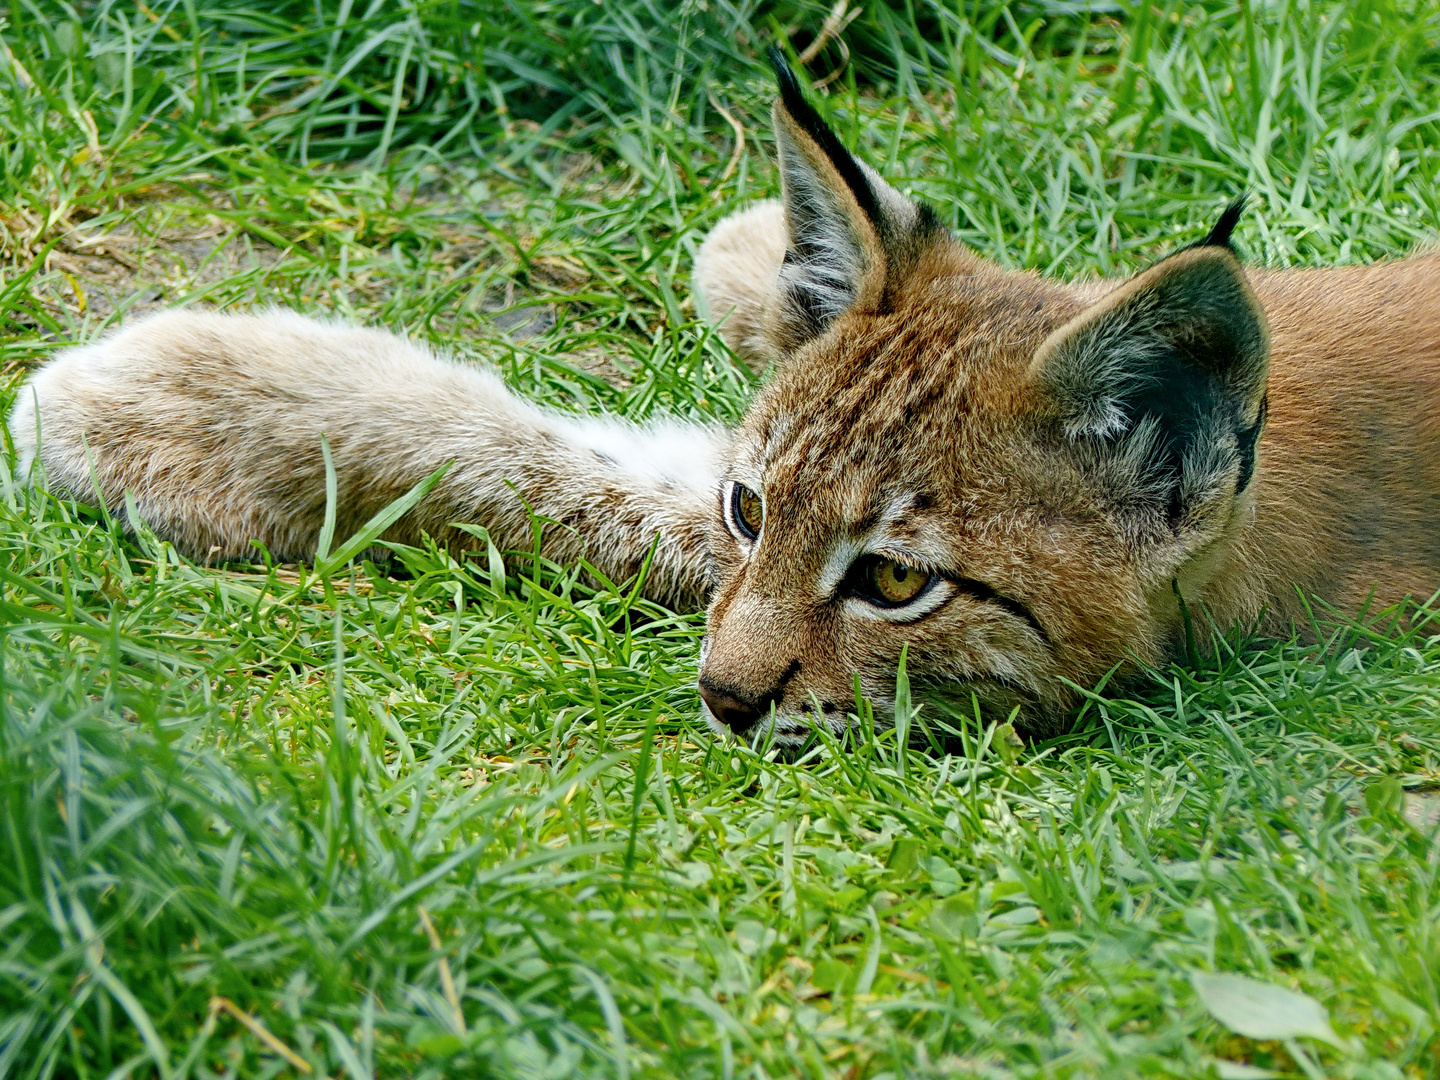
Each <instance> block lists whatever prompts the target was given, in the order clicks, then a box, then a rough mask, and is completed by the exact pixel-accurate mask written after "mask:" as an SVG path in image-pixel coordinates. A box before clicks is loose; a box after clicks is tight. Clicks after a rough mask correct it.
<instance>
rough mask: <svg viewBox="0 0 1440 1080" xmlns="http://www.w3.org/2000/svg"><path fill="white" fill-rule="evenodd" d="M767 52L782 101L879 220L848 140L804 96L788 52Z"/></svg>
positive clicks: (773, 49)
mask: <svg viewBox="0 0 1440 1080" xmlns="http://www.w3.org/2000/svg"><path fill="white" fill-rule="evenodd" d="M765 55H766V57H767V58H768V59H769V60H770V66H771V67H772V68H774V69H775V81H776V82H777V83H778V84H779V86H780V103H781V104H782V105H784V106H785V111H786V112H788V113H789V114H790V117H791V119H793V120H794V121H795V123H796V124H798V125H799V126H800V129H801V130H802V131H804V132H805V134H806V135H809V136H810V138H812V139H814V140H815V145H817V146H818V147H820V151H821V152H822V153H823V154H824V155H825V156H826V157H827V158H829V159H830V163H831V164H832V165H834V166H835V170H836V171H837V172H838V173H839V174H840V177H841V179H842V180H844V181H845V185H846V186H847V187H848V188H849V189H850V191H851V192H852V193H853V194H854V196H855V201H856V202H858V203H859V204H860V209H861V210H863V211H864V212H865V215H866V216H867V217H868V218H870V219H871V220H872V221H878V220H879V219H880V211H879V206H878V204H877V202H876V199H875V193H874V191H873V190H871V187H870V184H869V182H868V181H867V180H866V178H865V174H864V173H863V172H861V171H860V166H859V164H858V163H857V162H856V161H855V158H854V156H853V155H851V153H850V151H849V150H847V149H845V144H844V143H842V142H841V141H840V140H839V139H838V138H837V137H836V135H835V132H833V131H831V130H830V125H829V124H827V123H825V121H824V120H822V119H821V118H820V114H819V113H818V112H816V111H815V106H814V105H811V104H810V101H809V99H808V98H806V97H805V91H803V90H801V89H800V80H799V79H797V78H795V72H794V71H793V70H792V69H791V67H790V64H789V62H788V61H787V60H786V59H785V54H784V53H782V52H781V51H780V49H779V47H778V46H776V45H771V46H770V48H769V49H768V50H767V51H766V53H765Z"/></svg>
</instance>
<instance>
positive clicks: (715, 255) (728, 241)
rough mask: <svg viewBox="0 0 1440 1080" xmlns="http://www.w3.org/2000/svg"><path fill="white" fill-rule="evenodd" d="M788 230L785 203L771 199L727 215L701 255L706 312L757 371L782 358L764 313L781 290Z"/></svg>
mask: <svg viewBox="0 0 1440 1080" xmlns="http://www.w3.org/2000/svg"><path fill="white" fill-rule="evenodd" d="M786 235H787V233H786V227H785V207H784V205H783V204H782V203H781V202H779V200H776V199H767V200H766V201H764V202H760V203H756V204H755V205H753V206H748V207H746V208H745V209H744V210H739V211H737V212H735V213H733V214H731V215H730V216H729V217H726V218H724V219H722V220H721V222H720V223H719V224H718V225H716V226H715V228H714V229H712V230H711V232H710V235H709V236H707V237H706V238H705V242H704V243H703V244H701V245H700V251H699V254H697V255H696V256H695V295H696V297H697V300H698V303H699V306H700V307H701V311H700V314H701V315H703V316H704V317H705V318H706V319H707V320H709V322H710V323H712V324H713V325H714V326H715V327H716V328H717V329H718V330H719V332H720V337H721V338H722V339H723V340H724V342H725V344H727V345H729V346H730V348H731V349H733V350H734V352H735V355H736V356H738V357H740V359H742V360H744V361H745V363H747V364H749V365H750V366H751V367H752V368H755V369H757V370H758V369H760V368H762V367H764V366H765V365H766V364H767V363H769V362H770V361H772V360H774V359H775V358H776V350H775V347H774V346H773V345H771V344H770V341H769V339H768V338H766V336H765V333H764V325H763V318H762V316H763V314H764V310H765V304H766V302H767V301H768V300H769V299H770V297H771V296H772V295H774V293H775V290H776V285H777V281H778V279H779V276H780V264H781V263H782V262H783V261H784V259H785V245H786Z"/></svg>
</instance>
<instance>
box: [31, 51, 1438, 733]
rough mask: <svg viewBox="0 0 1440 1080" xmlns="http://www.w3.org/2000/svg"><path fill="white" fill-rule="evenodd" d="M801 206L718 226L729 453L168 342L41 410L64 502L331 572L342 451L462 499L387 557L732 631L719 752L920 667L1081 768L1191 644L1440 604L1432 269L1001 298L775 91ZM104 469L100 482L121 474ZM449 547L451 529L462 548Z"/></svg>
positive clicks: (713, 276) (713, 665) (784, 74)
mask: <svg viewBox="0 0 1440 1080" xmlns="http://www.w3.org/2000/svg"><path fill="white" fill-rule="evenodd" d="M777 73H778V75H779V78H780V85H781V94H780V98H779V100H778V101H777V102H776V105H775V109H774V123H775V131H776V143H777V146H778V149H779V157H780V174H781V180H782V187H783V196H784V197H783V200H782V201H780V202H771V203H762V204H759V205H757V206H754V207H752V208H750V209H748V210H745V211H742V212H741V213H740V214H737V215H736V216H734V217H732V218H730V219H727V220H726V221H723V222H722V223H721V224H720V225H718V226H717V227H716V228H715V230H714V232H713V233H712V234H711V236H710V237H709V239H708V240H707V241H706V242H705V244H704V245H703V246H702V248H701V251H700V254H699V258H698V261H697V266H696V274H695V277H696V285H697V291H698V293H699V294H700V299H701V300H702V302H703V306H704V308H705V309H706V310H707V311H708V312H709V314H710V317H711V318H712V319H713V320H714V321H715V322H716V324H717V326H718V327H719V332H720V334H721V335H722V336H723V337H724V338H725V340H726V341H727V342H728V343H729V344H730V345H731V347H732V348H733V349H734V350H735V352H736V353H737V354H739V355H740V356H741V357H742V358H744V359H745V360H746V361H747V362H750V363H751V364H753V365H755V366H757V367H771V368H773V374H772V376H771V377H770V379H769V381H768V382H767V384H766V385H765V386H764V388H763V389H762V390H761V391H760V392H759V393H758V394H757V395H756V397H755V399H754V401H753V402H752V404H751V406H750V408H749V411H748V412H747V414H746V416H745V418H744V421H743V422H742V423H741V424H740V425H739V427H738V428H737V429H736V430H734V431H731V432H722V431H719V430H715V429H710V428H705V427H697V426H692V425H684V424H671V425H659V426H653V427H648V428H641V427H635V426H631V425H625V424H621V423H618V422H610V421H599V420H589V419H585V418H578V417H567V416H562V415H559V414H556V413H551V412H545V411H542V410H539V409H536V408H534V407H533V406H531V405H529V404H527V403H525V402H523V401H521V400H519V399H518V398H516V397H514V396H513V395H511V394H510V393H509V392H508V391H506V390H505V389H504V388H503V387H502V386H501V385H500V383H499V382H498V381H497V380H496V379H494V378H493V377H492V376H488V375H485V374H483V373H481V372H478V371H476V370H473V369H471V368H467V367H464V366H461V365H456V364H451V363H448V362H446V361H443V360H440V359H437V358H436V357H434V356H432V355H430V354H429V353H427V352H426V351H425V350H423V349H420V348H419V347H417V346H415V345H412V344H410V343H408V342H405V341H403V340H401V339H398V338H395V337H393V336H390V335H386V334H381V333H378V332H375V331H367V330H357V329H353V328H347V327H342V326H338V325H334V324H323V323H316V322H313V321H310V320H305V319H302V318H300V317H298V316H294V315H288V314H282V313H269V314H263V315H259V316H252V317H248V318H236V317H224V316H218V315H207V314H196V313H172V314H169V315H165V316H162V317H160V318H157V319H155V320H152V321H150V322H146V323H142V324H140V325H137V326H136V327H133V328H131V329H127V330H125V331H123V332H122V333H120V334H118V335H116V336H114V337H112V338H108V339H106V340H104V341H102V342H100V343H98V344H95V345H91V346H87V347H84V348H80V349H75V350H72V351H70V352H67V353H65V354H62V355H61V356H60V357H58V358H57V359H56V360H55V361H53V362H52V363H51V364H50V365H48V366H47V367H46V368H44V369H42V370H41V371H40V372H39V373H37V375H36V376H35V377H34V378H33V379H32V381H31V383H30V384H29V385H28V386H27V387H25V388H22V391H21V395H20V398H19V403H18V405H17V408H16V411H15V413H14V414H13V415H12V417H11V431H12V434H13V436H14V438H15V439H16V442H17V446H19V447H20V449H21V450H22V458H23V457H25V456H26V455H29V456H32V457H34V458H35V459H36V460H37V461H38V462H39V464H40V466H41V467H42V468H41V471H43V473H44V474H45V475H46V476H47V477H48V479H49V482H50V483H51V484H52V486H55V487H57V488H58V489H60V490H62V491H64V492H67V493H70V494H73V495H75V496H76V497H79V498H88V497H92V496H91V492H92V491H93V490H95V487H96V485H98V489H99V495H100V497H101V498H103V499H104V500H105V501H106V502H107V504H109V505H111V506H112V507H113V508H119V507H122V506H123V505H124V498H123V496H124V493H125V492H126V491H127V490H128V491H130V492H131V493H132V494H133V496H134V501H135V504H136V506H137V507H138V508H139V512H140V514H141V516H142V517H144V518H145V520H146V521H147V522H148V523H149V524H150V526H151V527H152V528H154V529H155V530H156V531H157V532H158V533H160V534H161V535H162V536H164V537H166V538H168V539H170V540H172V541H173V542H175V543H176V544H177V545H178V546H180V547H182V548H183V549H184V550H186V551H187V552H188V553H190V554H192V555H195V556H197V557H202V558H203V557H206V556H207V555H209V554H212V553H214V554H218V555H220V556H222V557H231V556H236V555H243V554H245V553H246V552H247V550H248V549H249V545H250V543H251V541H254V540H259V541H260V542H262V543H264V544H265V545H266V546H267V547H268V548H269V549H270V550H271V551H272V552H273V553H277V554H282V555H283V556H284V557H287V558H296V557H304V556H306V555H307V554H309V553H310V552H312V551H313V549H314V538H315V536H316V535H317V533H318V530H319V523H320V520H321V517H322V516H323V510H324V499H325V496H324V470H323V466H322V464H321V456H320V450H319V438H320V435H321V434H322V433H324V434H325V435H326V437H327V438H328V439H329V440H330V443H331V445H332V446H333V447H334V449H335V459H336V467H337V472H338V473H339V476H340V487H341V498H340V503H341V506H342V508H343V510H344V513H345V514H347V515H349V517H348V518H347V519H346V520H347V521H349V522H352V523H355V524H358V522H360V521H363V520H365V518H366V517H367V516H368V514H369V513H371V512H373V510H374V509H376V508H378V507H379V506H383V505H384V504H385V503H386V502H387V501H389V500H390V499H393V498H394V497H395V496H396V495H397V494H399V493H400V492H402V491H404V490H406V489H407V488H408V487H409V486H411V485H413V484H414V483H415V482H416V481H418V480H419V479H420V478H422V477H423V476H425V475H427V474H428V473H429V472H430V471H431V470H433V469H434V468H435V467H437V466H438V465H440V464H443V463H444V462H446V461H453V462H454V466H453V467H452V469H451V471H450V472H449V473H448V474H447V475H446V478H445V480H444V482H443V483H442V485H441V486H439V487H437V488H436V489H435V491H433V492H431V494H430V496H428V497H427V500H426V501H425V502H423V503H422V504H421V505H420V506H418V507H417V508H416V510H415V511H414V512H413V513H412V514H411V515H409V516H407V518H405V519H402V520H401V521H400V522H399V523H397V525H396V526H395V530H394V532H393V533H392V535H393V536H395V537H396V538H414V537H418V536H419V535H420V533H421V532H426V533H429V534H430V535H432V536H437V537H440V538H442V539H443V540H445V542H447V543H454V544H463V543H465V542H466V538H467V537H469V536H470V535H471V533H470V532H467V531H466V530H465V529H464V528H462V527H460V526H464V525H466V524H471V525H481V526H484V527H485V528H486V529H487V530H489V533H490V535H491V536H492V537H494V538H495V539H496V541H497V542H498V543H500V544H501V545H502V546H511V547H516V548H525V547H528V546H529V543H530V532H529V530H530V528H531V521H532V518H531V516H530V514H531V512H532V511H533V512H534V513H535V514H537V515H539V516H540V517H541V518H543V519H546V520H548V521H550V522H551V523H552V524H551V525H550V526H548V527H547V528H546V530H545V532H544V543H545V546H546V551H547V553H548V554H550V555H551V556H552V557H553V558H556V559H561V560H573V559H576V558H579V557H581V556H582V555H583V556H584V557H585V558H587V559H589V560H590V562H591V563H592V565H594V566H595V567H596V568H597V569H598V570H599V571H600V572H601V573H602V574H604V575H605V576H608V577H611V578H612V579H614V580H617V581H619V580H621V579H624V578H627V577H630V576H633V575H634V574H635V573H637V572H638V570H639V568H640V566H641V565H642V563H643V562H644V561H645V560H646V559H647V558H650V553H651V551H652V548H653V552H654V554H653V562H652V563H651V565H650V571H649V576H648V577H647V579H646V582H647V586H646V587H647V588H648V589H649V591H650V593H651V595H653V596H655V597H657V598H658V599H661V600H664V601H666V602H669V603H673V604H678V605H686V604H696V605H698V604H700V603H702V602H704V603H708V611H707V637H706V642H705V645H704V647H703V649H702V656H701V667H700V676H699V687H700V694H701V697H702V698H703V699H704V702H705V714H706V716H707V718H708V719H709V720H710V722H711V723H712V725H713V726H714V728H715V729H716V730H717V731H719V732H723V733H727V734H728V733H733V734H735V735H737V736H740V737H744V738H748V739H773V740H774V741H776V742H778V743H779V744H781V745H790V746H794V745H799V744H801V743H803V742H804V740H806V739H807V738H808V737H809V736H810V732H811V729H812V728H813V727H814V726H815V725H817V724H824V725H826V726H828V727H830V728H831V729H832V730H835V731H837V732H838V731H840V730H842V729H843V727H844V725H845V724H846V722H847V721H846V716H847V710H848V709H849V707H850V705H851V703H853V701H854V694H855V688H856V685H857V680H858V685H859V686H860V688H861V689H862V690H863V691H864V692H865V693H866V694H867V695H868V696H869V697H870V698H871V699H872V701H874V702H875V703H876V705H877V712H878V713H879V714H880V715H881V716H882V717H883V716H884V714H885V713H886V712H887V710H889V709H890V708H891V706H890V704H889V703H890V702H892V701H893V695H894V688H895V672H896V668H897V663H898V660H899V657H900V656H901V653H902V650H904V651H905V652H906V654H907V656H908V660H907V670H908V672H909V674H910V677H911V680H912V682H916V683H918V684H920V685H921V686H922V687H923V689H924V692H925V693H928V694H934V695H940V696H945V695H955V696H956V697H958V699H959V700H960V701H961V702H962V703H963V704H964V706H965V707H966V708H967V709H968V708H969V705H970V702H971V701H972V699H974V700H978V701H979V702H980V703H981V705H982V707H984V708H985V709H986V710H988V711H990V712H992V713H993V714H994V715H996V716H1007V715H1010V714H1011V713H1012V712H1013V711H1014V710H1017V709H1018V715H1019V716H1020V718H1021V719H1022V721H1023V722H1024V723H1025V724H1026V725H1027V726H1028V727H1029V728H1030V729H1031V730H1032V731H1034V732H1042V731H1047V730H1053V729H1055V728H1057V727H1059V726H1061V725H1063V723H1064V721H1065V717H1066V716H1067V715H1068V713H1069V710H1070V709H1071V707H1072V706H1073V704H1074V691H1073V689H1072V688H1073V686H1075V685H1082V686H1083V685H1086V684H1093V683H1094V682H1095V681H1096V680H1098V679H1099V678H1101V677H1102V676H1104V675H1105V674H1106V673H1107V672H1111V671H1112V670H1116V669H1118V670H1119V671H1120V672H1121V673H1122V675H1123V674H1124V673H1126V672H1134V671H1136V670H1139V669H1140V668H1141V667H1143V666H1144V665H1150V664H1155V663H1158V662H1162V661H1163V660H1165V659H1166V658H1167V657H1169V656H1171V655H1173V654H1174V653H1176V652H1177V651H1178V650H1179V649H1180V647H1181V644H1182V641H1183V635H1184V620H1183V618H1182V605H1188V608H1189V610H1191V611H1193V612H1196V613H1199V612H1201V611H1202V610H1203V611H1204V612H1206V613H1207V614H1208V619H1207V618H1200V619H1198V620H1197V621H1198V623H1199V625H1201V626H1205V625H1208V624H1209V622H1210V621H1213V622H1214V624H1215V625H1218V626H1221V627H1225V626H1228V625H1230V624H1232V623H1233V622H1235V621H1237V620H1240V621H1244V622H1252V621H1254V620H1258V619H1262V618H1263V620H1264V621H1265V624H1266V625H1267V626H1268V627H1270V628H1272V629H1275V630H1278V631H1281V632H1284V631H1285V630H1287V629H1288V627H1289V626H1290V625H1291V623H1292V621H1293V620H1295V619H1296V618H1297V617H1299V616H1301V615H1303V613H1304V608H1303V603H1304V598H1306V597H1310V596H1318V597H1319V598H1320V599H1321V600H1322V601H1323V602H1325V603H1327V604H1330V605H1333V606H1334V607H1336V608H1337V609H1339V610H1341V611H1342V612H1354V611H1358V610H1359V609H1361V608H1362V607H1363V606H1364V605H1366V604H1367V603H1368V604H1371V605H1374V606H1384V605H1389V604H1393V603H1397V602H1399V601H1401V600H1402V599H1404V598H1406V597H1413V598H1424V597H1428V596H1429V595H1431V593H1433V592H1434V591H1435V590H1436V589H1437V587H1440V529H1436V528H1435V526H1434V523H1435V521H1436V520H1437V519H1440V431H1437V428H1440V256H1436V255H1434V254H1425V255H1417V256H1414V257H1411V258H1408V259H1401V260H1396V261H1393V262H1388V263H1380V264H1377V265H1373V266H1363V267H1360V266H1357V267H1345V268H1338V269H1317V270H1304V271H1266V270H1257V269H1250V268H1246V267H1243V266H1242V265H1241V264H1240V263H1239V262H1238V261H1237V259H1236V257H1235V255H1234V254H1233V252H1232V251H1231V249H1230V246H1229V232H1230V229H1231V228H1233V226H1234V224H1235V218H1236V214H1237V212H1238V208H1232V210H1231V211H1227V213H1226V214H1225V215H1224V216H1223V217H1222V219H1221V222H1220V224H1219V225H1217V226H1216V228H1215V230H1214V231H1212V233H1211V234H1210V235H1209V236H1208V237H1207V238H1206V239H1205V240H1204V241H1202V242H1201V243H1200V244H1197V245H1195V246H1192V247H1191V248H1188V249H1185V250H1183V251H1180V252H1177V253H1175V254H1173V255H1171V256H1169V257H1168V258H1165V259H1162V260H1161V261H1160V262H1158V263H1156V264H1155V265H1154V266H1152V267H1150V268H1149V269H1147V270H1145V271H1143V272H1141V273H1139V274H1137V275H1135V276H1134V277H1132V278H1129V279H1127V280H1124V281H1106V282H1095V283H1088V284H1079V285H1075V284H1065V283H1061V282H1056V281H1049V280H1046V279H1043V278H1040V277H1038V276H1036V275H1033V274H1029V273H1019V272H1012V271H1006V270H1003V269H1001V268H1000V267H998V266H995V265H993V264H991V263H988V262H986V261H985V260H983V259H981V258H979V257H978V256H977V255H975V254H974V253H973V252H971V251H969V250H967V249H965V248H964V247H963V246H962V245H961V244H959V243H958V242H956V241H955V240H954V239H953V238H952V237H951V236H950V234H949V233H948V231H947V230H946V229H945V228H944V227H943V225H942V224H941V222H940V220H939V218H938V217H937V215H936V214H935V213H934V212H933V211H932V210H931V209H930V208H928V207H926V206H924V205H922V204H920V203H917V202H914V201H912V200H910V199H908V198H906V197H905V196H903V195H902V194H901V193H900V192H898V191H897V190H896V189H895V188H893V187H892V186H891V185H889V184H887V183H886V182H885V181H884V180H883V179H882V178H881V177H880V176H879V175H878V174H876V173H875V172H874V170H872V169H871V168H869V167H868V166H867V165H865V164H864V163H862V162H860V161H859V160H857V159H856V158H855V157H854V156H853V155H851V154H850V153H849V152H848V151H847V150H846V149H845V148H844V147H843V146H842V145H841V143H840V142H839V140H838V139H837V138H836V137H835V135H834V134H833V132H831V131H830V129H829V128H828V127H827V126H826V125H825V124H824V122H823V121H822V120H821V118H820V117H819V115H818V114H817V113H816V112H815V110H814V109H813V108H812V107H811V106H810V104H809V103H808V102H807V101H806V100H805V98H804V96H803V94H802V93H801V91H800V89H799V87H798V86H797V85H796V83H795V81H794V78H793V76H791V74H790V73H789V71H788V69H786V68H785V67H784V65H783V63H782V64H777ZM92 468H93V472H92ZM456 523H458V525H457V524H456Z"/></svg>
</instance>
